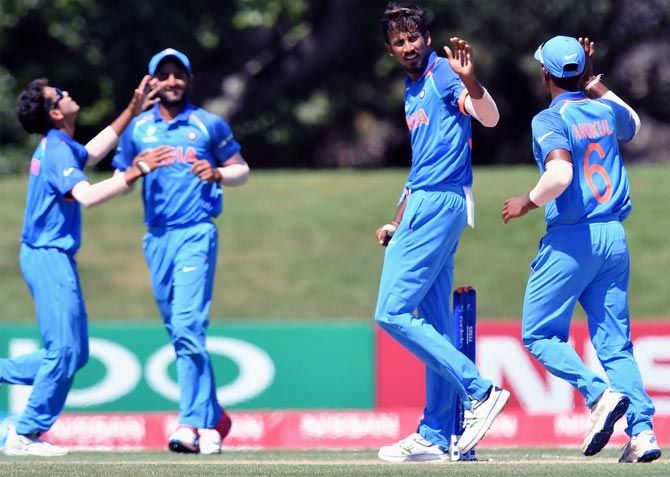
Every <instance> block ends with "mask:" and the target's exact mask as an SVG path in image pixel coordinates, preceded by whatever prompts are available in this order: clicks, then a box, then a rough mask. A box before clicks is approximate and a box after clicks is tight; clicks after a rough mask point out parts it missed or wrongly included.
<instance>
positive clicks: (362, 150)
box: [0, 0, 670, 173]
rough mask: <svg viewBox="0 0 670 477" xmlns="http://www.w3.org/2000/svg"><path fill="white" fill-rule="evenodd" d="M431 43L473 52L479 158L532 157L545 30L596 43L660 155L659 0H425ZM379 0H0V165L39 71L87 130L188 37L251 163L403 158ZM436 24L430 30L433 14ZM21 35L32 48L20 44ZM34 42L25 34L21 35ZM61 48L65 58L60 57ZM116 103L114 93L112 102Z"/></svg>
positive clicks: (202, 97)
mask: <svg viewBox="0 0 670 477" xmlns="http://www.w3.org/2000/svg"><path fill="white" fill-rule="evenodd" d="M423 3H424V4H425V5H426V6H427V7H429V8H430V9H431V10H432V11H433V14H434V15H435V17H437V18H439V22H436V29H435V30H432V35H433V40H434V42H435V47H436V49H437V50H439V48H438V47H439V45H441V44H445V43H446V41H447V39H448V38H449V37H450V36H453V35H459V36H463V37H465V38H468V40H470V41H471V42H472V43H473V44H474V46H475V49H476V51H477V55H478V58H477V64H478V65H479V66H478V67H479V72H478V74H479V76H480V77H482V78H484V79H485V80H486V83H487V85H489V87H490V89H491V90H492V91H493V92H494V93H495V97H496V99H497V101H498V106H499V108H500V111H501V122H500V124H499V126H498V127H497V128H495V129H493V130H485V131H476V132H475V138H474V143H475V154H474V160H475V163H476V164H501V163H530V162H531V154H530V130H529V128H527V127H526V126H520V125H527V124H529V121H530V119H531V118H532V116H533V115H534V114H535V113H536V112H537V111H539V110H540V109H541V108H542V105H543V104H544V102H545V99H546V98H545V92H544V91H542V90H541V89H539V88H538V87H537V86H536V85H537V83H538V82H537V81H535V78H534V75H535V74H536V72H535V69H534V64H533V60H532V54H533V52H534V50H535V48H536V47H537V45H538V44H539V43H541V42H542V41H543V40H545V39H547V38H550V37H551V36H553V35H555V34H567V35H573V36H581V35H586V36H589V37H591V38H594V39H595V40H596V41H597V42H598V45H599V51H598V56H599V58H598V59H597V64H599V65H602V68H603V69H602V71H604V72H606V73H607V74H608V82H609V83H610V84H612V86H613V87H614V88H615V89H616V90H617V91H621V94H622V96H624V97H626V98H627V99H629V100H630V103H631V104H632V105H633V106H634V107H635V108H636V110H638V111H640V112H641V117H642V121H643V122H644V129H643V132H642V134H641V135H640V138H639V139H637V140H636V141H635V143H634V144H632V145H631V146H630V147H629V148H628V150H626V151H625V152H626V156H627V157H628V158H630V159H632V160H649V161H661V160H666V161H667V160H668V156H667V154H666V152H665V151H667V148H668V146H669V145H670V144H668V143H669V142H670V139H669V138H670V134H669V133H670V104H669V103H670V33H669V32H670V3H669V2H668V1H667V0H638V1H636V2H633V3H631V2H625V1H623V0H616V1H609V0H591V1H590V2H589V3H588V8H587V7H586V6H585V5H584V2H581V1H578V0H552V1H551V2H535V1H533V0H522V1H515V0H499V1H496V2H491V1H487V0H470V1H467V2H466V1H463V0H458V1H457V0H432V1H425V2H423ZM385 5H386V0H366V1H364V0H360V1H358V0H314V1H309V0H230V1H226V2H221V1H214V0H190V1H189V2H183V1H180V0H145V1H143V2H135V1H134V0H14V1H10V0H0V173H6V172H14V171H23V170H25V167H26V166H25V165H26V158H27V156H28V155H29V153H30V149H31V148H32V147H33V145H32V144H30V143H29V141H30V139H29V138H27V137H26V136H25V135H24V134H22V133H21V131H20V129H19V127H18V124H17V123H16V119H15V113H14V108H15V98H16V95H17V93H18V91H19V90H20V89H21V87H23V85H24V84H25V83H27V81H29V80H30V79H32V78H33V77H34V76H35V75H36V74H38V72H41V71H47V72H48V76H49V78H50V80H51V81H52V82H53V83H55V84H58V85H60V86H61V87H62V88H65V89H68V88H72V89H76V91H77V93H78V97H79V99H80V100H81V102H82V103H83V104H90V105H92V106H90V107H88V108H87V109H86V110H84V111H82V113H81V114H80V122H79V128H78V134H79V135H81V138H80V139H82V140H85V139H88V138H89V137H90V136H91V135H92V134H93V132H94V129H96V128H98V127H99V126H100V125H101V124H104V123H105V122H107V121H109V119H110V118H111V117H112V116H113V115H114V114H115V113H116V112H117V111H116V108H118V107H119V106H118V105H119V104H122V103H123V101H122V100H121V99H122V98H125V96H124V93H125V92H126V91H127V90H128V89H129V88H131V87H132V85H134V84H135V83H136V82H137V80H138V78H140V77H141V76H142V75H143V74H144V73H145V69H146V64H147V61H148V59H149V58H150V56H151V55H152V54H153V53H154V52H156V51H158V50H160V49H162V48H164V47H166V46H172V47H174V48H177V49H180V50H183V51H187V52H188V53H189V56H190V58H191V60H192V61H193V68H194V72H195V75H196V82H197V88H196V89H195V91H196V92H197V95H195V97H194V100H195V101H196V102H198V103H200V104H202V105H204V106H206V107H207V108H208V109H210V110H212V111H214V112H216V113H218V114H220V115H222V116H223V117H225V118H226V119H227V120H229V121H230V122H232V123H233V124H234V125H235V130H236V132H237V136H238V138H239V140H240V142H241V143H242V144H243V145H244V149H245V157H248V158H249V160H250V162H251V163H252V164H253V165H254V167H256V168H258V167H342V166H347V167H350V166H353V167H376V166H382V165H401V164H402V165H406V164H407V163H408V161H409V150H408V149H407V141H405V135H406V134H407V133H406V126H405V124H404V119H403V111H402V101H401V97H402V91H403V89H404V88H403V84H402V78H401V77H400V76H401V75H397V72H394V71H393V69H394V68H395V66H394V63H393V61H392V59H391V58H389V57H387V56H386V55H385V54H384V51H383V40H382V38H381V34H380V31H379V17H380V15H381V12H382V11H383V9H384V7H385ZM438 26H439V29H438V28H437V27H438ZM28 46H30V47H31V48H30V49H31V50H32V51H39V52H40V54H39V55H37V56H30V57H28V56H26V55H25V53H24V52H25V51H27V50H28V48H27V47H28ZM33 47H38V48H33ZM64 59H65V61H64ZM117 103H118V104H117Z"/></svg>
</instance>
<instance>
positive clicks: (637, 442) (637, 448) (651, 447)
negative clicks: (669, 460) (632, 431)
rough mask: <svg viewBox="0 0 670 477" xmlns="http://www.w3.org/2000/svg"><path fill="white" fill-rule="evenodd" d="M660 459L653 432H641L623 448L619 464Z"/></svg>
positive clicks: (659, 450)
mask: <svg viewBox="0 0 670 477" xmlns="http://www.w3.org/2000/svg"><path fill="white" fill-rule="evenodd" d="M659 457H661V448H660V447H658V444H657V443H656V435H655V434H654V431H642V432H640V433H639V434H638V435H636V436H633V437H632V438H631V440H630V441H629V442H628V444H626V446H625V447H624V448H623V454H621V458H620V459H619V462H651V461H653V460H656V459H658V458H659Z"/></svg>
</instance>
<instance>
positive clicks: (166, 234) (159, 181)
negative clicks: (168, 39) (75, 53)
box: [113, 48, 249, 454]
mask: <svg viewBox="0 0 670 477" xmlns="http://www.w3.org/2000/svg"><path fill="white" fill-rule="evenodd" d="M149 74H150V75H151V76H152V77H153V81H155V82H156V83H157V84H158V85H160V87H161V91H160V93H159V97H160V102H159V103H158V104H156V105H155V106H154V108H153V109H151V110H149V111H147V112H145V113H144V114H141V115H140V116H138V117H137V118H136V119H135V120H134V121H133V123H132V124H131V125H130V127H129V128H128V130H127V131H126V133H125V134H124V135H123V136H122V138H121V141H120V143H119V148H118V151H117V153H116V156H115V157H114V159H113V165H114V166H115V167H116V168H117V169H119V170H121V171H123V170H126V169H127V168H128V167H130V166H131V163H132V158H133V157H135V156H136V155H137V154H138V153H140V152H142V151H145V150H148V149H151V148H155V147H156V146H157V145H169V146H170V147H171V148H173V150H174V151H175V153H174V154H173V156H172V157H171V159H170V164H169V165H168V166H167V167H164V168H162V169H161V170H159V171H157V172H156V173H155V174H152V175H150V176H147V177H145V180H144V181H143V190H142V199H143V202H144V211H145V216H144V222H145V224H146V226H147V233H146V234H145V236H144V254H145V258H146V261H147V265H148V266H149V272H150V274H151V281H152V284H153V292H154V297H155V299H156V303H157V305H158V309H159V310H160V313H161V315H162V317H163V322H164V325H165V328H166V330H167V332H168V334H169V335H170V339H171V341H172V344H173V345H174V348H175V351H176V355H177V381H178V383H179V388H180V393H181V395H180V401H179V427H178V428H177V429H176V430H175V432H174V433H172V435H171V436H170V438H169V442H168V447H169V448H170V449H171V450H172V451H174V452H186V453H198V452H199V453H201V454H213V453H219V452H220V447H221V439H222V438H223V437H225V436H226V435H227V434H228V432H229V430H230V426H231V421H230V418H229V416H228V415H227V414H226V413H225V412H224V411H223V410H222V409H221V407H220V406H219V403H218V401H217V397H216V383H215V380H214V372H213V369H212V363H211V361H210V357H209V353H208V352H207V349H206V346H205V332H206V331H207V326H208V324H209V308H210V305H211V302H212V287H213V285H214V272H215V269H216V259H217V241H218V232H217V229H216V226H215V225H214V223H213V221H212V219H213V218H215V217H217V216H218V215H219V214H220V213H221V209H222V206H223V189H222V186H227V187H231V186H238V185H241V184H244V183H245V182H246V181H247V178H248V176H249V166H248V165H247V163H246V162H245V161H244V159H243V158H242V156H241V155H240V145H239V144H238V142H237V141H236V140H235V138H234V137H233V134H232V132H231V129H230V126H228V124H227V123H226V122H225V121H224V120H222V119H221V118H219V117H217V116H214V115H213V114H210V113H208V112H207V111H205V110H203V109H201V108H198V107H196V106H194V105H192V104H191V103H190V102H189V101H188V93H189V90H190V87H191V83H192V81H193V75H192V72H191V63H190V61H189V59H188V58H187V56H186V55H184V54H183V53H181V52H179V51H177V50H174V49H172V48H168V49H166V50H163V51H160V52H158V53H156V54H155V55H154V56H153V57H152V58H151V60H150V61H149Z"/></svg>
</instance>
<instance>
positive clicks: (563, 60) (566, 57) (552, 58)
mask: <svg viewBox="0 0 670 477" xmlns="http://www.w3.org/2000/svg"><path fill="white" fill-rule="evenodd" d="M535 59H536V60H538V61H539V62H540V63H542V65H543V66H544V67H545V69H546V70H547V71H548V72H549V74H550V75H551V76H553V77H554V78H571V77H573V76H579V75H580V74H582V72H583V71H584V65H585V64H586V53H584V47H583V46H582V45H580V44H579V42H578V41H577V40H576V39H575V38H572V37H570V36H555V37H553V38H552V39H551V40H548V41H545V42H544V43H542V44H541V45H540V46H539V47H538V49H537V51H536V52H535Z"/></svg>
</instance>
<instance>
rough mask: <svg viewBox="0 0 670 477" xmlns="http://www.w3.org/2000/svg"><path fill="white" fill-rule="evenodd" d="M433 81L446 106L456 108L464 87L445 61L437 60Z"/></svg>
mask: <svg viewBox="0 0 670 477" xmlns="http://www.w3.org/2000/svg"><path fill="white" fill-rule="evenodd" d="M433 80H434V81H435V87H436V88H437V92H438V94H439V95H440V97H441V98H442V100H443V101H444V102H445V103H447V104H450V105H452V106H455V107H458V100H459V98H460V97H461V95H462V94H463V93H464V92H465V85H464V84H463V82H462V81H461V79H460V78H459V77H458V75H457V74H456V73H454V70H452V69H451V66H449V62H448V61H447V60H445V59H440V60H439V63H438V64H437V65H436V66H435V69H434V70H433Z"/></svg>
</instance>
